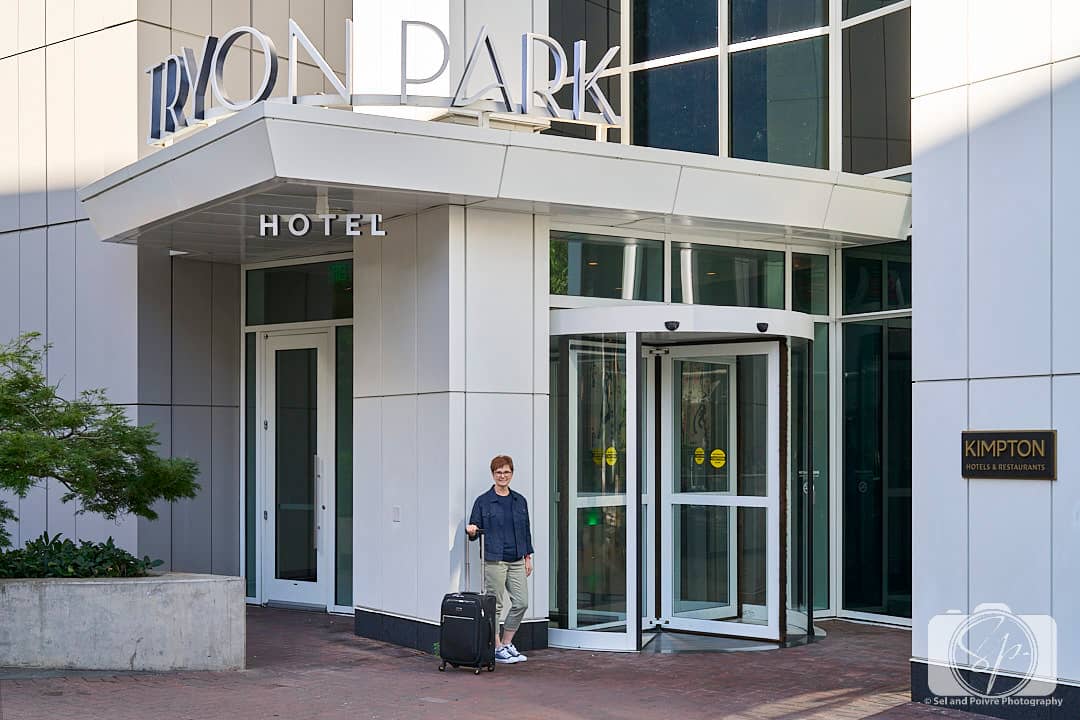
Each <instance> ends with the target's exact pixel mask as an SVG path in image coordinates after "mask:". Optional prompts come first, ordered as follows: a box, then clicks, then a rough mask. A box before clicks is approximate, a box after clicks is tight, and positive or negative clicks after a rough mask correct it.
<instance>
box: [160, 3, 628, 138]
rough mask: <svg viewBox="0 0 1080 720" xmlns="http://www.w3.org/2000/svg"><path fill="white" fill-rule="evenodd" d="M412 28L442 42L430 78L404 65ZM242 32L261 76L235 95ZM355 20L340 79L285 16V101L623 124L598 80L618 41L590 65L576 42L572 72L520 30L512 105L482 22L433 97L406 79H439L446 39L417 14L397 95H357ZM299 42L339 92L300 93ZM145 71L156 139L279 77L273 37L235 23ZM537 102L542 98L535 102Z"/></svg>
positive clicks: (543, 40) (547, 43)
mask: <svg viewBox="0 0 1080 720" xmlns="http://www.w3.org/2000/svg"><path fill="white" fill-rule="evenodd" d="M410 29H415V31H420V32H429V33H433V34H434V35H435V37H436V38H437V39H438V40H439V41H440V43H441V44H442V61H441V64H440V65H439V67H438V69H437V70H435V72H434V73H432V74H431V75H429V76H427V77H421V78H414V77H409V76H408V75H407V74H406V71H405V63H406V60H407V58H408V45H409V35H410ZM245 35H248V36H250V37H251V39H252V42H253V43H254V44H253V47H254V48H257V49H261V50H262V55H263V58H264V67H263V75H262V81H261V82H260V83H259V85H258V88H257V89H256V90H255V93H254V94H253V95H252V97H250V98H244V99H237V98H234V97H232V96H231V95H229V94H228V92H227V91H226V89H225V81H224V72H225V60H226V58H227V57H228V55H229V51H230V50H231V49H232V47H233V46H234V45H235V44H236V42H237V41H238V40H240V39H241V38H242V37H244V36H245ZM352 43H353V31H352V20H349V19H347V20H345V57H346V68H345V82H342V81H341V79H340V78H339V77H338V76H337V75H336V74H335V73H334V71H333V70H332V69H331V68H330V65H329V64H328V63H327V62H326V60H325V58H323V56H322V54H321V53H320V52H319V51H318V50H317V49H316V48H315V46H314V44H312V42H311V41H310V40H309V39H308V37H307V35H305V34H304V31H303V30H301V29H300V26H299V25H297V24H296V23H295V22H294V21H292V20H289V59H288V84H289V92H288V96H287V97H285V98H280V100H281V101H282V102H289V103H293V104H297V105H323V106H328V105H329V106H345V107H362V106H368V107H370V106H387V105H411V106H415V107H427V108H452V107H454V108H463V107H468V108H472V109H477V110H490V111H495V112H505V113H520V114H523V115H534V114H540V115H545V116H547V117H551V118H554V119H558V120H564V121H568V122H578V123H585V124H589V125H594V126H599V127H620V126H621V125H622V118H621V117H620V116H619V115H618V114H616V112H615V110H614V109H612V107H611V104H610V103H609V102H608V100H607V98H606V97H605V96H604V93H603V91H602V90H600V86H599V84H598V82H599V80H600V75H601V73H603V72H604V71H605V70H606V69H607V66H608V65H609V64H610V63H611V61H612V59H614V57H615V55H616V53H618V51H619V47H618V46H617V45H616V46H615V47H613V48H610V49H609V50H608V51H607V52H606V53H605V54H604V56H603V58H601V60H600V62H599V63H597V65H596V67H594V68H592V69H591V70H590V69H588V68H586V67H585V49H586V45H585V41H584V40H578V41H577V42H575V43H574V67H573V76H572V77H571V76H570V75H569V67H568V64H567V59H566V53H565V52H564V51H563V48H562V47H561V46H560V45H559V43H558V42H556V41H555V39H554V38H551V37H549V36H547V35H540V34H537V33H525V34H523V35H522V36H521V78H520V84H519V86H518V90H519V92H518V97H519V98H520V99H521V102H520V103H516V102H515V100H514V95H513V93H512V91H511V87H510V84H511V81H510V79H509V78H508V77H507V75H506V73H505V72H504V70H503V66H502V64H501V63H500V62H499V56H498V53H497V52H496V49H495V43H494V41H493V40H492V38H491V36H490V34H489V33H488V29H487V26H486V25H485V26H483V27H481V28H480V33H479V35H478V36H477V38H476V42H475V43H474V44H473V47H472V50H471V51H470V53H469V57H468V60H467V62H466V63H465V70H464V72H463V73H462V75H461V81H460V82H459V83H458V86H457V90H456V91H455V92H454V96H453V97H449V98H447V97H435V96H430V95H424V96H418V95H409V93H408V88H409V85H415V84H422V83H428V82H432V81H433V80H436V79H438V78H439V77H441V76H442V75H443V74H444V73H445V72H446V69H447V67H448V66H449V63H450V43H449V42H447V39H446V35H445V34H444V33H443V31H442V30H440V29H439V28H438V27H436V26H434V25H432V24H431V23H427V22H423V21H420V20H404V21H402V23H401V92H400V93H399V94H398V95H377V94H359V95H358V94H356V93H354V92H353V88H354V85H353V79H354V72H353V67H352V58H353V52H352ZM538 45H539V46H541V47H542V48H544V49H546V50H547V51H548V52H549V53H550V54H551V58H552V63H553V65H554V70H553V77H551V78H549V79H548V81H547V83H546V84H544V85H543V87H539V88H538V87H535V82H534V77H535V74H534V69H535V49H536V47H537V46H538ZM300 46H303V48H304V50H305V51H306V52H307V54H308V55H309V56H310V57H311V58H312V59H313V60H314V61H315V64H316V65H318V67H319V69H320V70H321V71H322V73H323V75H325V76H326V78H327V80H328V81H329V82H330V84H331V85H332V86H333V88H334V90H336V91H337V92H336V94H330V95H298V94H297V82H296V80H297V56H298V52H297V50H298V48H299V47H300ZM480 64H486V65H488V66H489V67H490V68H491V71H492V72H493V74H494V76H495V82H493V83H491V84H489V85H487V86H485V87H483V88H481V89H480V90H477V91H475V92H473V93H471V94H470V92H469V90H468V85H469V80H470V79H471V78H472V75H473V73H474V72H475V71H476V68H477V66H478V65H480ZM146 72H147V74H149V75H150V90H151V94H150V132H149V137H148V138H147V143H149V144H160V143H162V142H163V141H164V140H165V138H166V137H167V136H169V135H170V134H172V133H174V132H176V131H178V130H182V129H183V128H186V127H189V126H192V125H195V124H199V123H202V122H205V121H206V120H208V119H210V118H213V117H216V116H220V115H223V114H225V113H228V112H233V111H237V110H243V109H244V108H246V107H249V106H251V105H254V104H255V103H257V102H260V101H262V100H267V99H269V98H270V95H271V94H272V93H273V92H274V86H275V85H276V84H277V80H278V56H277V50H276V48H275V47H274V43H273V41H272V40H271V39H270V38H269V36H267V35H265V34H264V33H262V32H260V31H258V30H256V29H255V28H253V27H247V26H243V27H237V28H233V29H232V30H230V31H229V32H228V33H226V34H225V36H224V37H222V38H221V39H220V40H219V39H218V38H216V37H214V36H213V35H208V36H207V37H206V40H205V41H204V42H203V48H202V55H201V57H197V56H196V55H195V51H194V50H192V49H191V48H187V47H185V48H182V50H181V52H180V54H178V55H170V56H169V57H167V58H165V59H164V60H163V61H162V62H160V63H158V64H157V65H154V66H153V67H150V68H147V70H146ZM568 83H569V84H571V85H572V87H573V95H572V97H573V106H572V107H570V108H563V107H560V105H559V103H558V102H557V101H556V100H555V93H556V92H557V91H558V90H559V89H560V88H562V87H563V86H564V85H566V84H568ZM492 91H497V94H498V97H499V98H500V99H499V100H496V101H494V102H493V101H489V100H485V99H484V97H485V96H486V95H487V94H488V93H489V92H492ZM207 92H211V93H213V97H214V99H215V100H216V101H217V105H218V106H219V107H217V108H213V109H210V108H207V106H206V94H207ZM189 96H190V97H191V100H192V104H191V115H192V116H191V117H190V118H189V117H187V116H186V115H185V114H184V106H185V105H186V104H187V101H188V98H189ZM586 97H591V98H592V101H593V103H594V104H595V105H596V107H597V109H598V110H599V112H586V110H585V99H586ZM537 100H539V102H537Z"/></svg>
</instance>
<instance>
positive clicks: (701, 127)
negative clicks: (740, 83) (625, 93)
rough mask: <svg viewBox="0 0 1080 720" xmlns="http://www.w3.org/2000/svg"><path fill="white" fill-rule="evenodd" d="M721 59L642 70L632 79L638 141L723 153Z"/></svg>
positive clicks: (635, 141) (710, 153) (677, 148)
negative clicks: (721, 133)
mask: <svg viewBox="0 0 1080 720" xmlns="http://www.w3.org/2000/svg"><path fill="white" fill-rule="evenodd" d="M717 82H718V76H717V60H716V58H707V59H705V60H696V61H694V62H688V63H680V64H678V65H669V66H666V67H659V68H653V69H652V70H641V71H638V72H636V73H634V75H633V78H632V80H631V88H632V91H633V112H632V114H631V121H632V123H633V135H632V138H633V143H634V144H635V145H645V146H648V147H654V148H666V149H668V150H686V151H688V152H696V153H705V154H708V155H716V154H718V153H719V152H720V109H719V105H718V102H719V89H718V87H717Z"/></svg>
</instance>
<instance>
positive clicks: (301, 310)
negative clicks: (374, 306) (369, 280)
mask: <svg viewBox="0 0 1080 720" xmlns="http://www.w3.org/2000/svg"><path fill="white" fill-rule="evenodd" d="M352 279H353V261H352V260H337V261H334V262H322V263H307V264H305V265H287V266H283V267H273V268H263V269H260V270H248V271H247V324H248V325H270V324H274V323H291V322H305V321H309V320H339V319H343V318H351V317H352V314H353V305H352V297H353V294H352Z"/></svg>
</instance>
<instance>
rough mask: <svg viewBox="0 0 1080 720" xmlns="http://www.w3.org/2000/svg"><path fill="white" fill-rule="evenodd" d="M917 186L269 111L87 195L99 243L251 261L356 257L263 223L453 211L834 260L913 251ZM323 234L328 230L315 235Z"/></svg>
mask: <svg viewBox="0 0 1080 720" xmlns="http://www.w3.org/2000/svg"><path fill="white" fill-rule="evenodd" d="M910 187H911V186H910V184H908V183H902V182H898V181H892V180H883V179H878V178H871V177H865V176H860V175H851V174H847V173H840V172H834V171H827V170H817V169H806V168H797V167H790V166H782V165H777V164H774V163H761V162H753V161H745V160H734V159H726V158H716V157H712V156H705V155H699V154H694V153H685V152H677V151H672V150H662V149H654V148H643V147H635V146H629V145H621V144H615V143H601V142H593V141H588V140H575V139H569V138H563V137H555V136H550V135H539V134H534V133H529V132H518V131H510V130H496V129H490V128H478V127H469V126H463V125H457V124H452V123H442V122H426V121H418V120H408V119H401V118H394V117H385V116H378V115H369V114H361V113H355V112H346V111H334V110H327V109H325V108H318V107H309V106H300V105H289V104H285V103H277V102H263V103H259V104H257V105H255V106H252V107H250V108H248V109H246V110H243V111H241V112H238V113H236V114H234V115H232V116H230V117H227V118H225V119H223V120H221V121H219V122H217V123H215V124H213V125H212V126H210V127H207V128H205V129H204V130H202V131H200V132H198V133H195V134H193V135H190V136H188V137H185V138H183V139H181V140H179V141H178V142H176V143H174V144H172V145H170V146H168V147H166V148H164V149H162V150H160V151H158V152H156V153H154V154H152V155H150V156H148V157H145V158H143V159H141V160H139V161H138V162H135V163H133V164H131V165H129V166H128V167H126V168H124V169H122V170H119V171H117V172H115V173H113V174H111V175H109V176H107V177H105V178H103V179H101V180H99V181H97V182H95V183H93V184H91V185H89V186H87V187H85V188H83V190H82V191H81V193H80V196H81V200H82V202H83V203H84V204H85V206H86V210H87V212H88V214H89V216H90V220H91V222H92V224H93V226H94V228H95V230H96V231H97V233H98V236H99V237H100V238H101V239H103V240H106V241H110V242H119V243H128V244H138V245H142V246H149V247H158V248H167V249H169V250H174V251H179V252H185V253H190V254H191V255H193V256H196V257H201V258H203V259H206V260H212V261H216V262H228V263H249V262H260V261H265V260H279V259H284V258H289V257H297V256H302V255H317V254H324V253H328V252H339V251H350V250H352V241H353V238H352V237H349V236H345V235H344V233H341V234H340V236H338V235H335V236H334V237H331V238H326V237H324V236H323V234H322V233H321V232H318V233H315V232H312V233H310V234H309V235H308V236H307V237H303V238H298V237H293V236H291V235H290V234H289V233H288V232H287V231H284V228H283V230H282V232H281V233H279V235H278V236H277V237H260V236H259V222H260V217H261V216H262V215H263V214H276V215H280V216H283V219H284V216H288V215H291V214H307V215H312V214H318V213H326V212H329V213H334V214H338V215H341V214H347V213H364V214H371V213H378V214H381V215H382V216H383V217H384V219H390V218H392V217H394V216H397V215H403V214H411V213H415V212H417V211H419V210H423V209H425V208H429V207H434V206H439V205H446V204H455V205H466V206H477V207H484V208H488V209H504V210H510V211H516V212H528V213H536V214H540V215H546V216H549V217H550V219H551V222H552V223H564V224H573V225H577V226H580V227H581V229H582V230H588V228H589V227H605V228H614V229H617V230H618V231H619V232H621V233H625V234H627V235H633V234H634V233H635V231H637V232H645V231H648V232H662V233H669V234H672V235H685V236H699V237H713V238H724V239H727V240H731V241H734V242H739V241H757V242H769V241H773V242H780V243H798V244H806V245H821V246H823V247H837V246H843V245H853V244H870V243H877V242H884V241H888V240H897V239H903V238H905V237H906V236H907V234H908V231H909V228H910V225H911V190H910ZM313 225H314V228H320V226H319V224H318V223H314V224H313Z"/></svg>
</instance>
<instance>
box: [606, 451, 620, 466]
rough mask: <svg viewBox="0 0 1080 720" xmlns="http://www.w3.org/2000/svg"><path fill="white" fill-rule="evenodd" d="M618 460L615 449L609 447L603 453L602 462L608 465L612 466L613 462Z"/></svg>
mask: <svg viewBox="0 0 1080 720" xmlns="http://www.w3.org/2000/svg"><path fill="white" fill-rule="evenodd" d="M618 459H619V453H617V452H615V448H613V447H609V448H608V449H607V450H605V451H604V461H605V462H606V463H607V464H608V465H614V464H615V461H616V460H618Z"/></svg>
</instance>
